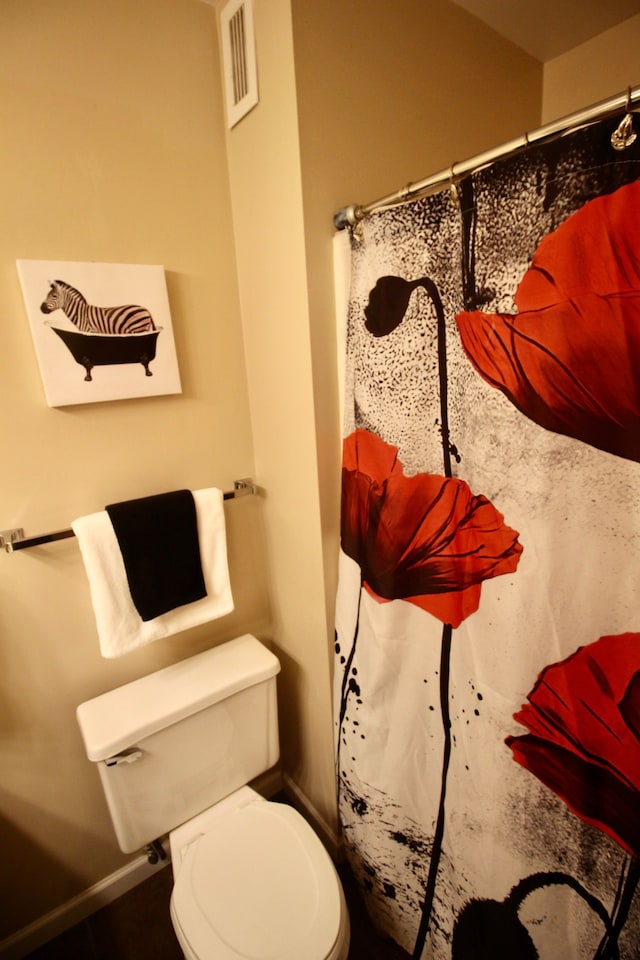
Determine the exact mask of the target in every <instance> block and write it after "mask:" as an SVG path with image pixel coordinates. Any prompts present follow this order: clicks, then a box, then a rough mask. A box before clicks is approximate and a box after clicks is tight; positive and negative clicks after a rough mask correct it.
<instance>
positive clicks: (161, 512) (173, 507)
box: [106, 490, 207, 620]
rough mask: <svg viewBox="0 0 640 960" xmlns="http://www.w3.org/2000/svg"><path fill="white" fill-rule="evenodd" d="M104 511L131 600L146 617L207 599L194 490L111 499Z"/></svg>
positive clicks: (149, 618)
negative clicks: (118, 554)
mask: <svg viewBox="0 0 640 960" xmlns="http://www.w3.org/2000/svg"><path fill="white" fill-rule="evenodd" d="M106 511H107V513H108V514H109V519H110V520H111V523H112V524H113V529H114V532H115V535H116V539H117V540H118V544H119V546H120V553H121V554H122V559H123V561H124V568H125V571H126V574H127V582H128V584H129V591H130V593H131V599H132V600H133V602H134V604H135V608H136V610H137V611H138V613H139V614H140V617H141V618H142V620H153V619H154V618H155V617H159V616H160V615H161V614H163V613H167V612H168V611H169V610H174V609H175V608H176V607H183V606H184V605H185V604H186V603H193V602H194V601H195V600H202V598H203V597H206V595H207V589H206V587H205V585H204V577H203V575H202V564H201V563H200V546H199V543H198V522H197V519H196V506H195V502H194V499H193V494H192V493H191V491H190V490H175V491H173V492H172V493H161V494H158V495H156V496H153V497H142V498H141V499H139V500H125V501H124V502H123V503H112V504H109V505H108V506H107V507H106Z"/></svg>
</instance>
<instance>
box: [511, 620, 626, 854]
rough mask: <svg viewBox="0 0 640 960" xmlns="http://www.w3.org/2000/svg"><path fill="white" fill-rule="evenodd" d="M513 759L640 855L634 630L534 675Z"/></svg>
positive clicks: (519, 715) (589, 820)
mask: <svg viewBox="0 0 640 960" xmlns="http://www.w3.org/2000/svg"><path fill="white" fill-rule="evenodd" d="M515 719H516V720H517V721H518V722H519V723H521V724H522V725H523V726H525V727H526V728H527V729H528V730H529V733H528V734H525V735H523V736H515V737H509V738H508V739H507V741H506V742H507V744H508V746H510V747H511V749H512V751H513V756H514V759H515V760H516V761H517V762H518V763H520V764H522V766H523V767H526V768H527V770H529V771H530V772H531V773H533V774H534V775H535V776H536V777H538V779H539V780H541V781H542V783H544V784H545V785H546V786H547V787H549V788H550V789H551V790H553V791H554V792H555V793H557V794H558V796H559V797H561V798H562V800H564V802H565V803H566V804H567V806H568V807H569V808H570V809H571V810H573V812H574V813H576V814H577V815H578V816H579V817H581V818H582V819H583V820H585V821H586V822H587V823H590V824H592V825H593V826H595V827H598V828H599V829H601V830H603V831H604V832H605V833H606V834H608V836H610V837H612V838H613V839H614V840H616V841H617V842H618V843H619V844H620V845H621V846H622V847H624V849H625V850H626V851H628V852H629V853H630V854H632V855H633V856H635V857H638V856H639V855H640V634H638V633H623V634H619V635H617V636H608V637H601V638H600V639H599V640H597V641H596V642H595V643H592V644H589V645H588V646H586V647H580V648H579V649H578V650H577V651H576V652H575V653H574V654H572V655H571V656H570V657H568V658H567V659H566V660H563V661H562V662H560V663H555V664H551V665H550V666H548V667H546V668H545V669H544V670H543V671H542V673H541V674H540V676H539V678H538V680H537V683H536V685H535V687H534V688H533V690H532V692H531V693H530V694H529V696H528V703H526V704H524V705H523V707H522V709H521V710H520V712H519V713H517V714H515Z"/></svg>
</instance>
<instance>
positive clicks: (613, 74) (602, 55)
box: [542, 14, 640, 123]
mask: <svg viewBox="0 0 640 960" xmlns="http://www.w3.org/2000/svg"><path fill="white" fill-rule="evenodd" d="M639 46H640V14H638V15H637V16H635V17H631V18H630V19H629V20H625V21H624V22H623V23H621V24H619V25H618V26H617V27H613V28H612V29H611V30H606V31H605V32H604V33H601V34H600V35H599V36H597V37H594V38H593V39H592V40H588V41H587V42H586V43H581V44H580V45H579V46H578V47H574V48H573V50H569V51H568V52H567V53H565V54H562V56H559V57H555V58H554V59H553V60H549V62H548V63H545V65H544V87H543V97H542V122H543V123H550V122H551V121H553V120H557V119H558V118H560V117H565V116H567V114H570V113H573V112H575V111H576V110H580V109H581V108H582V107H585V106H588V105H589V104H592V103H599V102H600V101H601V100H606V99H607V98H608V97H612V96H615V95H616V94H618V93H622V92H623V91H625V90H626V89H627V88H628V87H629V86H631V87H634V86H637V84H638V83H640V60H639V59H638V47H639Z"/></svg>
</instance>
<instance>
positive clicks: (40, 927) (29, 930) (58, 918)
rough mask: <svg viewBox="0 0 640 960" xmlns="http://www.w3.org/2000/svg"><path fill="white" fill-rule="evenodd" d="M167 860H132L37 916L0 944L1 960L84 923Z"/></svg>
mask: <svg viewBox="0 0 640 960" xmlns="http://www.w3.org/2000/svg"><path fill="white" fill-rule="evenodd" d="M168 863H169V860H168V858H167V860H159V861H158V863H157V864H150V863H149V861H148V860H147V858H146V857H145V856H140V857H136V859H135V860H132V861H131V862H130V863H127V864H126V865H125V866H124V867H121V868H120V869H119V870H116V871H115V872H114V873H111V874H110V875H109V876H108V877H104V879H102V880H99V881H98V883H94V884H93V886H91V887H88V888H87V889H86V890H83V891H82V893H79V894H78V895H77V896H75V897H72V899H71V900H67V901H66V903H63V904H61V905H60V906H59V907H56V908H55V910H51V911H50V912H49V913H46V914H45V915H44V916H42V917H39V918H38V919H37V920H34V921H33V923H30V924H29V925H28V926H26V927H23V928H22V929H21V930H18V931H16V933H13V934H11V936H10V937H7V938H6V939H5V940H2V941H0V957H2V960H22V958H23V957H26V956H27V955H28V954H29V953H32V952H33V951H34V950H37V949H38V947H41V946H43V944H45V943H48V941H49V940H53V938H54V937H57V936H59V935H60V934H61V933H64V932H65V930H69V929H70V928H71V927H74V926H75V925H76V924H77V923H81V922H82V921H83V920H86V919H87V917H89V916H90V915H91V914H92V913H95V912H96V911H97V910H100V909H101V908H102V907H106V906H108V904H110V903H113V901H114V900H117V899H118V897H121V896H122V895H123V894H124V893H128V892H129V890H132V889H133V887H135V886H137V885H138V884H139V883H142V882H143V881H144V880H147V879H148V878H149V877H150V876H151V875H152V874H153V873H155V872H156V871H158V870H162V869H163V868H164V867H166V866H167V864H168Z"/></svg>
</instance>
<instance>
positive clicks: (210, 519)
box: [71, 488, 233, 659]
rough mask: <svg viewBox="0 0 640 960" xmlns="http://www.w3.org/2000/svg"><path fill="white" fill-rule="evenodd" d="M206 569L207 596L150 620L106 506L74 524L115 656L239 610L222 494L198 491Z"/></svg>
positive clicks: (102, 630)
mask: <svg viewBox="0 0 640 960" xmlns="http://www.w3.org/2000/svg"><path fill="white" fill-rule="evenodd" d="M193 498H194V502H195V505H196V517H197V525H198V539H199V543H200V556H201V561H202V572H203V575H204V582H205V587H206V590H207V596H206V597H204V598H203V599H201V600H197V601H195V602H194V603H189V604H187V605H186V606H181V607H177V608H176V609H174V610H169V611H168V612H167V613H163V614H162V615H161V616H158V617H155V618H154V619H153V620H147V621H144V620H142V618H141V617H140V614H139V613H138V611H137V610H136V608H135V605H134V603H133V600H132V597H131V593H130V591H129V585H128V583H127V575H126V571H125V567H124V561H123V559H122V553H121V552H120V548H119V545H118V540H117V538H116V535H115V532H114V529H113V525H112V523H111V520H110V519H109V514H108V513H107V512H106V510H102V511H100V512H99V513H93V514H90V515H89V516H87V517H80V518H79V519H78V520H74V521H73V523H72V524H71V526H72V529H73V532H74V533H75V535H76V536H77V538H78V543H79V545H80V551H81V553H82V559H83V561H84V565H85V570H86V573H87V578H88V580H89V591H90V594H91V601H92V604H93V609H94V613H95V618H96V625H97V628H98V638H99V641H100V651H101V653H102V656H103V657H107V658H109V659H111V658H113V657H119V656H121V655H122V654H123V653H128V652H129V651H130V650H135V649H136V648H137V647H140V646H143V645H144V644H147V643H151V642H152V641H153V640H158V639H160V638H161V637H167V636H170V635H172V634H174V633H179V632H180V631H181V630H187V629H189V628H190V627H194V626H197V625H198V624H201V623H206V622H207V621H209V620H215V619H216V618H218V617H223V616H225V615H226V614H227V613H231V611H232V610H233V598H232V595H231V585H230V582H229V569H228V563H227V545H226V530H225V522H224V508H223V497H222V492H221V491H220V490H217V489H213V488H209V489H206V490H194V492H193Z"/></svg>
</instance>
